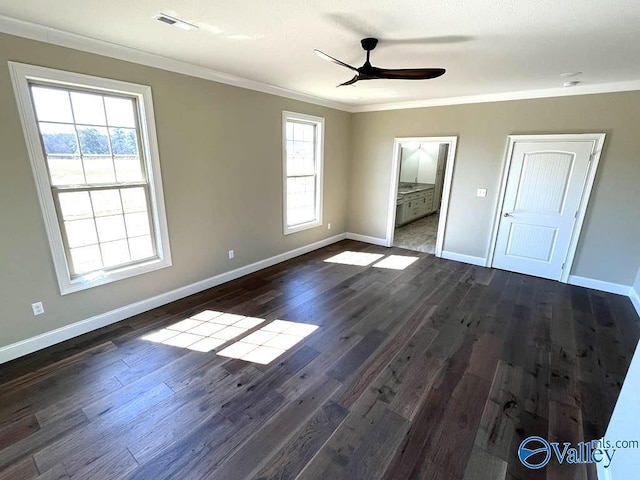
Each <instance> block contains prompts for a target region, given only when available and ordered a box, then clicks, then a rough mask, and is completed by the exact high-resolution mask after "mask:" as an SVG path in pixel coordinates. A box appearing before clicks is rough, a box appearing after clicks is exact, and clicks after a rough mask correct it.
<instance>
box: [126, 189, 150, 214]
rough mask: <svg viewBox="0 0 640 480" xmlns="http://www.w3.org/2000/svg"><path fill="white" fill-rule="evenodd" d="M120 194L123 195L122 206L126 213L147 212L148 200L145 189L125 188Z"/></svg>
mask: <svg viewBox="0 0 640 480" xmlns="http://www.w3.org/2000/svg"><path fill="white" fill-rule="evenodd" d="M120 193H121V194H122V206H123V207H124V211H125V213H133V212H146V211H147V199H146V195H145V191H144V188H142V187H136V188H123V189H122V190H121V191H120Z"/></svg>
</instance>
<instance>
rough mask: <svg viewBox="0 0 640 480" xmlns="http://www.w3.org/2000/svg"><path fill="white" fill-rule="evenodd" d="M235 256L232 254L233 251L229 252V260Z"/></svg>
mask: <svg viewBox="0 0 640 480" xmlns="http://www.w3.org/2000/svg"><path fill="white" fill-rule="evenodd" d="M234 256H235V253H233V250H229V259H232V258H233V257H234Z"/></svg>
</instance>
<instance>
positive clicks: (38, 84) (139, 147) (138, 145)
mask: <svg viewBox="0 0 640 480" xmlns="http://www.w3.org/2000/svg"><path fill="white" fill-rule="evenodd" d="M28 85H29V94H30V96H31V104H32V105H33V114H34V118H35V120H36V127H37V129H38V133H39V134H40V143H41V148H42V153H43V155H44V159H45V166H46V168H47V172H48V173H49V180H50V181H51V179H52V176H51V171H50V168H49V161H48V160H49V159H48V157H49V154H48V153H47V151H46V149H45V146H44V138H43V135H42V132H41V129H40V124H41V123H51V124H53V123H56V124H60V125H69V126H72V127H73V128H74V132H75V139H76V143H77V145H78V154H77V156H78V157H80V160H81V161H80V163H81V165H82V174H83V176H84V179H85V183H84V184H83V185H105V184H107V183H89V182H87V176H86V170H85V164H84V161H83V157H85V156H86V155H83V153H82V147H81V145H80V136H79V135H78V129H77V127H78V125H79V126H81V127H96V128H100V127H102V128H106V129H107V133H108V134H107V139H108V142H109V151H110V156H111V158H112V166H113V170H114V179H116V182H112V183H115V184H126V183H130V182H118V181H117V174H116V170H115V162H114V159H115V158H116V155H114V154H113V147H112V144H111V135H110V134H109V129H110V128H121V129H129V130H131V129H133V130H134V131H135V134H136V148H137V151H138V154H137V156H138V162H139V165H140V172H141V175H142V179H141V181H144V182H146V183H149V175H148V172H147V165H146V163H147V162H146V158H145V156H144V153H145V152H144V148H142V146H143V142H142V134H141V130H142V122H141V121H140V105H139V99H138V97H137V96H134V95H127V94H124V93H118V92H111V91H104V90H102V89H99V88H95V89H92V88H86V87H82V86H76V85H73V86H65V85H58V84H56V83H49V82H46V81H40V80H38V81H34V80H29V81H28ZM32 87H45V88H49V89H53V90H60V91H62V92H65V93H66V94H67V96H68V97H69V105H70V107H71V115H72V118H73V122H72V123H69V122H61V121H55V122H53V121H50V120H44V121H40V120H39V118H38V114H37V110H36V102H35V99H34V97H33V91H32ZM71 92H80V93H90V94H93V95H100V96H101V99H102V105H103V109H104V112H105V125H94V124H84V123H81V124H78V123H76V121H75V112H74V110H73V103H72V100H71ZM105 97H113V98H122V99H126V100H130V101H131V102H132V103H133V116H134V118H133V121H134V125H135V127H130V126H121V125H111V124H109V119H108V115H107V113H106V105H105ZM53 155H64V154H53ZM98 156H105V155H98ZM120 156H121V157H122V156H131V155H120ZM112 183H109V184H112ZM56 186H58V187H60V186H63V185H56Z"/></svg>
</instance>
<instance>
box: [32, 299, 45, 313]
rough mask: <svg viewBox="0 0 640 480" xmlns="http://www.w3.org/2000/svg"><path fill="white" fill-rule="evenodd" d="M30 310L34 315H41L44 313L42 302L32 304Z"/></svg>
mask: <svg viewBox="0 0 640 480" xmlns="http://www.w3.org/2000/svg"><path fill="white" fill-rule="evenodd" d="M31 309H32V310H33V314H34V315H42V314H43V313H44V305H42V302H37V303H32V304H31Z"/></svg>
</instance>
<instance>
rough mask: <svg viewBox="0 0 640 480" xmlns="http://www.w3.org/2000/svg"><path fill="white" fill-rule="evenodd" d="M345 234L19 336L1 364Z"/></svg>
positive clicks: (0, 354) (3, 353) (0, 357)
mask: <svg viewBox="0 0 640 480" xmlns="http://www.w3.org/2000/svg"><path fill="white" fill-rule="evenodd" d="M346 236H347V235H346V234H345V233H341V234H339V235H335V236H333V237H329V238H325V239H324V240H320V241H318V242H315V243H312V244H310V245H305V246H304V247H299V248H296V249H294V250H289V251H288V252H284V253H281V254H279V255H275V256H273V257H270V258H267V259H265V260H260V261H258V262H255V263H252V264H250V265H246V266H244V267H240V268H237V269H235V270H231V271H229V272H225V273H221V274H219V275H215V276H213V277H210V278H206V279H204V280H201V281H199V282H196V283H192V284H190V285H186V286H184V287H180V288H177V289H175V290H171V291H170V292H166V293H162V294H160V295H156V296H155V297H151V298H147V299H145V300H141V301H139V302H135V303H131V304H129V305H125V306H124V307H120V308H116V309H115V310H111V311H109V312H106V313H101V314H99V315H95V316H93V317H91V318H87V319H86V320H81V321H79V322H76V323H72V324H71V325H65V326H64V327H60V328H57V329H55V330H52V331H50V332H46V333H43V334H40V335H37V336H35V337H31V338H27V339H26V340H21V341H19V342H16V343H13V344H11V345H7V346H5V347H2V348H0V364H1V363H5V362H8V361H10V360H13V359H15V358H18V357H22V356H23V355H28V354H29V353H33V352H35V351H37V350H41V349H43V348H47V347H50V346H51V345H55V344H56V343H60V342H64V341H65V340H69V339H71V338H74V337H77V336H79V335H83V334H85V333H88V332H91V331H93V330H96V329H98V328H102V327H106V326H107V325H111V324H112V323H116V322H119V321H121V320H124V319H126V318H129V317H132V316H134V315H138V314H139V313H143V312H146V311H148V310H152V309H154V308H157V307H160V306H162V305H166V304H167V303H171V302H173V301H176V300H179V299H181V298H184V297H188V296H189V295H193V294H194V293H198V292H201V291H203V290H206V289H208V288H212V287H215V286H217V285H220V284H222V283H225V282H229V281H231V280H235V279H236V278H240V277H243V276H245V275H248V274H250V273H253V272H257V271H258V270H262V269H263V268H267V267H270V266H272V265H275V264H277V263H281V262H284V261H286V260H290V259H292V258H294V257H298V256H300V255H304V254H305V253H309V252H311V251H313V250H317V249H318V248H322V247H326V246H327V245H331V244H332V243H336V242H339V241H340V240H344V239H345V238H346Z"/></svg>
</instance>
